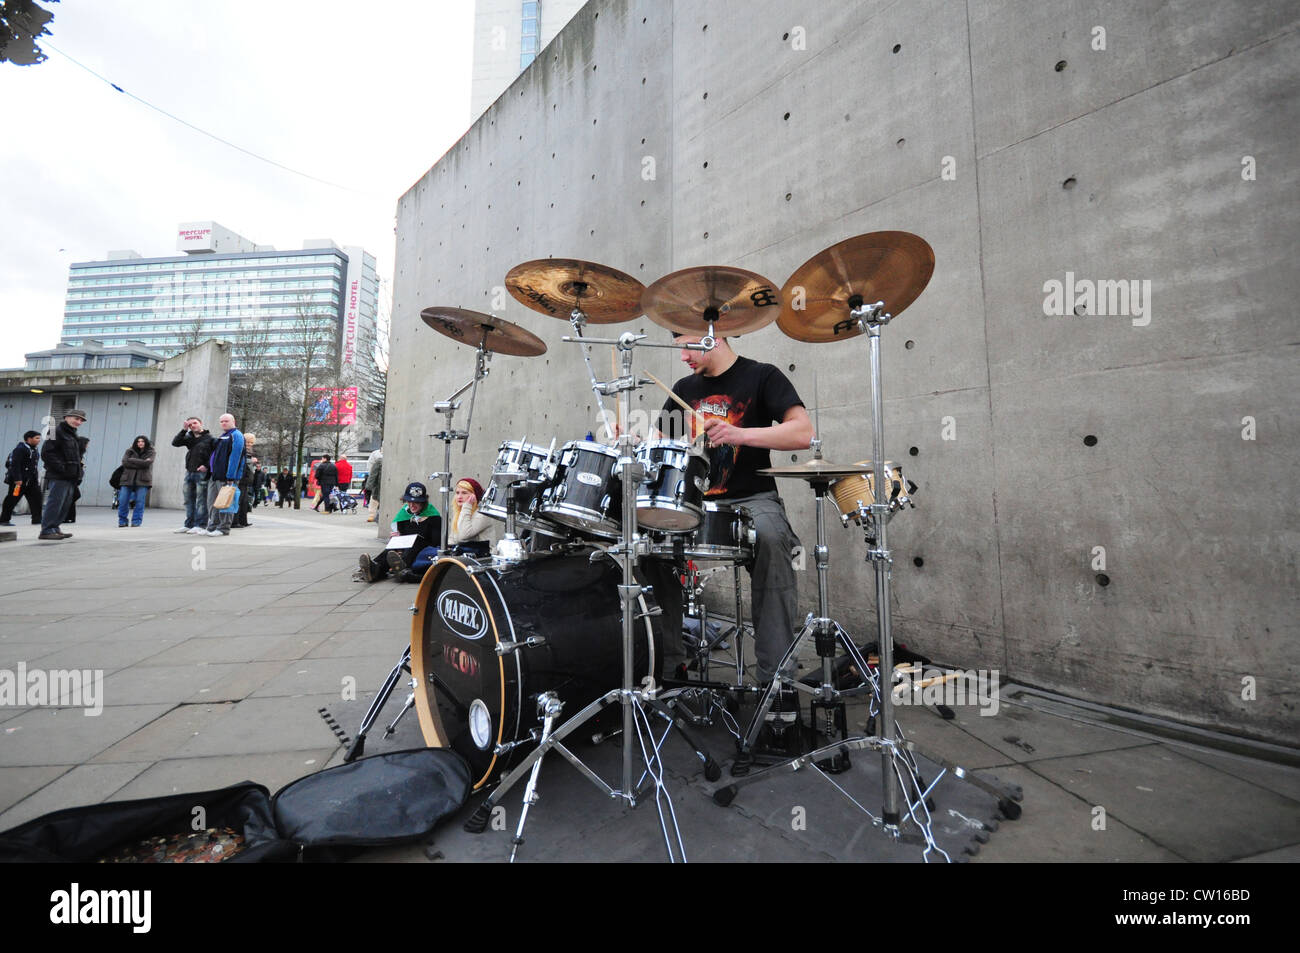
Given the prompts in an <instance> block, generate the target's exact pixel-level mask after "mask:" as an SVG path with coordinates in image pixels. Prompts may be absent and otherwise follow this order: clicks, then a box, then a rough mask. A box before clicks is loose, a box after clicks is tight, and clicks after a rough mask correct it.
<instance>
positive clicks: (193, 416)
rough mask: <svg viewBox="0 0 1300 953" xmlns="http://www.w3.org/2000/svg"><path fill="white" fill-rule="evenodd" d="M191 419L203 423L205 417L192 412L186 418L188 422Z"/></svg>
mask: <svg viewBox="0 0 1300 953" xmlns="http://www.w3.org/2000/svg"><path fill="white" fill-rule="evenodd" d="M191 420H197V421H198V422H199V423H203V418H202V417H199V416H197V415H195V414H190V415H189V416H188V417H186V418H185V421H186V423H188V422H189V421H191Z"/></svg>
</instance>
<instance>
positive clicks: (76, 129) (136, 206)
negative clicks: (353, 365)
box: [0, 0, 474, 367]
mask: <svg viewBox="0 0 1300 953" xmlns="http://www.w3.org/2000/svg"><path fill="white" fill-rule="evenodd" d="M44 5H45V6H46V8H47V9H49V10H51V11H52V12H53V13H54V20H53V21H51V23H50V24H49V26H48V29H49V30H50V35H48V36H45V37H42V38H41V42H42V45H43V48H44V49H45V51H46V54H47V55H48V56H49V59H48V60H46V61H45V62H44V63H41V64H40V65H37V66H23V67H19V66H14V65H13V64H11V63H3V64H0V108H2V110H3V111H2V113H0V114H2V115H3V117H4V121H3V126H2V127H0V367H20V366H22V364H23V354H24V353H25V352H27V351H35V350H42V349H45V348H51V347H54V345H55V344H57V343H58V338H59V331H60V328H61V327H62V321H63V303H64V295H65V292H66V290H67V279H68V266H69V265H70V264H71V263H72V262H81V261H92V260H97V259H98V260H102V259H104V258H105V257H106V254H107V252H108V251H110V250H118V249H133V250H135V251H137V252H139V253H140V254H141V255H144V256H145V257H162V256H169V255H176V254H179V252H177V251H176V235H175V232H176V225H177V224H178V223H179V222H190V221H216V222H219V223H221V224H222V225H224V226H225V227H226V228H229V229H231V230H232V231H234V232H236V233H238V234H240V235H242V236H244V237H245V238H247V239H249V240H250V241H253V242H256V243H258V244H263V245H274V246H275V247H276V248H281V249H292V248H301V247H302V242H303V240H304V239H313V238H330V239H333V240H334V241H335V242H337V243H338V244H339V245H361V246H363V247H364V248H365V249H366V250H367V251H368V252H370V253H371V254H373V255H374V256H375V258H376V259H377V263H378V269H379V274H380V278H381V297H384V296H385V295H386V294H387V293H391V292H390V291H389V289H391V284H390V279H391V276H392V268H393V248H394V234H393V228H394V221H395V213H396V206H397V200H398V198H399V197H400V196H401V195H402V193H404V192H405V191H406V190H407V189H408V188H409V187H410V186H412V185H413V184H414V183H415V182H416V180H418V179H419V178H420V176H422V175H423V174H424V173H425V172H426V171H427V170H428V169H429V167H430V166H432V165H433V164H434V163H435V162H436V161H437V160H438V158H439V157H440V156H441V155H442V154H443V153H444V152H446V151H447V149H449V148H450V147H451V146H452V144H453V143H454V142H455V141H456V140H457V139H459V138H460V136H461V135H462V134H464V132H465V130H466V129H468V127H469V124H470V115H469V111H470V105H469V103H470V70H471V65H472V60H473V55H472V38H473V37H472V29H473V14H474V0H372V2H369V3H365V4H358V3H355V2H338V0H273V2H268V0H222V2H220V3H213V2H211V0H63V2H61V3H47V4H44ZM51 46H52V47H55V48H57V49H58V50H59V51H61V53H62V54H66V56H64V55H60V53H59V52H55V50H54V49H51V48H50V47H51ZM68 57H70V58H71V60H76V61H77V62H78V63H81V64H82V65H83V66H85V67H88V68H89V69H90V70H93V71H94V72H95V73H98V74H100V75H101V76H103V77H105V78H106V79H108V80H110V81H111V82H112V83H114V84H116V85H118V86H120V87H121V88H122V89H123V90H125V91H126V93H129V94H131V95H133V96H136V97H139V99H142V100H145V101H146V102H148V103H150V104H151V105H153V106H155V107H157V108H159V109H162V110H165V111H166V112H168V113H171V114H172V115H173V116H176V117H178V118H179V119H181V120H184V121H185V122H186V123H190V124H192V125H193V126H197V127H199V128H200V129H202V130H205V131H206V132H209V133H212V134H214V135H216V136H219V137H221V138H222V139H226V140H228V141H229V142H231V143H234V144H235V145H237V146H239V147H240V148H242V149H245V150H247V151H248V152H252V153H256V154H257V155H258V156H262V157H265V158H267V159H271V160H273V161H274V162H276V163H279V164H280V165H282V166H287V167H288V168H289V169H291V170H294V171H293V172H290V171H285V170H284V169H281V168H277V167H276V166H274V165H270V164H268V163H267V162H263V161H260V160H259V159H255V158H252V157H251V156H249V155H246V154H245V153H243V152H240V151H238V150H237V149H234V148H231V147H230V146H228V145H223V144H222V143H220V142H217V141H214V140H213V139H211V138H209V137H208V136H205V135H203V134H202V133H200V132H196V131H195V130H193V129H191V128H188V127H187V126H185V125H183V124H182V123H181V122H178V121H176V120H175V119H170V118H167V117H166V116H164V115H161V114H160V113H159V112H156V111H155V110H154V109H151V108H149V106H146V105H144V104H142V103H141V102H138V101H137V100H136V99H132V98H131V97H130V96H128V95H125V94H124V93H120V92H117V91H116V90H114V89H113V88H112V86H110V85H109V84H108V83H106V82H105V81H104V80H102V79H98V78H96V77H95V76H93V75H91V73H90V72H87V71H86V70H85V69H83V68H81V67H80V66H77V65H75V64H74V63H73V62H71V61H70V60H69V59H68ZM295 173H305V174H306V175H307V176H312V177H314V178H315V179H320V180H324V181H325V182H327V183H333V184H323V183H322V182H318V181H313V179H312V178H307V177H304V176H303V175H299V174H295ZM383 311H386V308H385V306H384V305H383V304H381V312H383Z"/></svg>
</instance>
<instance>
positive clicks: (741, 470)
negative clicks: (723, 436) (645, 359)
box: [659, 357, 803, 500]
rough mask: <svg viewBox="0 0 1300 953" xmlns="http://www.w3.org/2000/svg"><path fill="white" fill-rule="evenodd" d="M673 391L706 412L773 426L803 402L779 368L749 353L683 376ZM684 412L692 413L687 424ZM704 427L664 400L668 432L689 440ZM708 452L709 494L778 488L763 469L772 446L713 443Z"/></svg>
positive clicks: (720, 496)
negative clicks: (710, 370) (709, 372)
mask: <svg viewBox="0 0 1300 953" xmlns="http://www.w3.org/2000/svg"><path fill="white" fill-rule="evenodd" d="M673 392H674V393H675V394H677V396H679V397H680V398H682V400H684V401H686V403H688V404H690V405H691V406H692V407H694V408H695V410H696V411H698V412H699V413H700V414H701V415H703V416H704V417H721V418H723V419H724V420H726V421H727V422H728V423H729V424H731V425H732V426H735V427H768V426H771V425H772V424H774V423H780V422H781V421H782V420H784V419H785V415H786V413H787V412H788V411H789V410H790V408H791V407H794V406H796V405H797V406H803V401H802V400H800V399H799V394H798V393H797V392H796V391H795V389H794V385H793V384H791V383H790V380H789V378H787V377H786V376H785V375H784V374H782V373H781V371H780V370H779V369H778V368H776V367H773V366H772V365H771V364H762V363H760V362H758V361H754V360H750V359H749V358H747V357H737V358H736V363H734V364H732V365H731V367H729V368H727V370H726V371H725V372H723V373H721V374H719V375H718V376H717V377H705V376H703V375H702V374H692V375H691V376H689V377H684V378H682V379H681V380H679V381H678V382H677V383H676V384H674V385H673ZM684 417H689V422H688V423H687V425H686V426H685V427H683V418H684ZM699 429H700V428H699V425H698V423H697V421H696V420H695V418H694V417H693V416H689V415H687V414H686V413H685V412H684V411H683V410H682V409H681V408H680V407H678V406H677V404H675V403H673V402H672V401H665V403H664V406H663V410H662V411H660V421H659V430H660V431H662V432H663V434H664V435H665V436H667V437H671V438H673V439H683V438H684V439H688V440H689V439H693V438H694V437H695V436H696V435H697V434H698V432H699ZM707 452H708V454H709V491H708V493H707V494H706V496H707V498H708V499H711V500H727V499H736V498H738V497H744V496H753V495H754V494H755V493H762V492H764V491H766V490H775V489H776V480H774V479H773V478H772V477H767V476H759V475H758V471H759V470H762V469H766V468H767V467H770V466H771V465H772V454H771V452H770V451H768V450H765V449H761V448H759V447H732V446H726V447H710V448H708V450H707Z"/></svg>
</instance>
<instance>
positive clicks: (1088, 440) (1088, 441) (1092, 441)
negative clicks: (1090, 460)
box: [1083, 434, 1097, 447]
mask: <svg viewBox="0 0 1300 953" xmlns="http://www.w3.org/2000/svg"><path fill="white" fill-rule="evenodd" d="M1083 445H1084V446H1085V447H1095V446H1097V438H1096V437H1094V436H1093V435H1092V434H1088V436H1086V437H1084V438H1083Z"/></svg>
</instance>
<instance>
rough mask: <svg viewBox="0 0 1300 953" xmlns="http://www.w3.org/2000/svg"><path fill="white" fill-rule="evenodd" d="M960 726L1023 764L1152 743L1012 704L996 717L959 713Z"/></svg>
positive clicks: (958, 722)
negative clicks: (1042, 759)
mask: <svg viewBox="0 0 1300 953" xmlns="http://www.w3.org/2000/svg"><path fill="white" fill-rule="evenodd" d="M961 711H962V712H964V711H965V710H964V709H962V710H961ZM957 725H958V727H960V728H961V729H962V730H964V731H966V732H968V733H969V734H971V735H972V736H974V737H975V738H978V739H979V740H980V741H983V742H984V743H985V744H987V745H988V746H989V747H991V748H995V749H997V750H998V751H1000V752H1002V753H1003V754H1004V755H1006V756H1007V757H1008V758H1010V759H1011V760H1012V761H1016V762H1020V763H1024V762H1026V761H1036V760H1039V759H1041V758H1060V757H1064V756H1066V755H1072V754H1083V753H1085V752H1090V751H1109V750H1113V749H1118V748H1136V747H1141V746H1142V745H1145V744H1149V741H1148V740H1146V739H1144V738H1141V737H1137V736H1134V735H1132V734H1128V733H1127V732H1120V731H1111V730H1109V729H1107V728H1099V727H1097V726H1095V725H1087V724H1084V723H1083V722H1080V721H1071V720H1069V719H1068V718H1062V717H1060V716H1057V715H1048V714H1045V713H1043V712H1039V711H1034V710H1033V709H1030V708H1023V707H1020V706H1017V705H1010V704H1004V705H1002V706H1001V708H1000V709H999V711H998V713H997V714H996V715H994V716H992V717H980V716H979V715H972V714H964V713H963V714H958V715H957Z"/></svg>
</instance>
